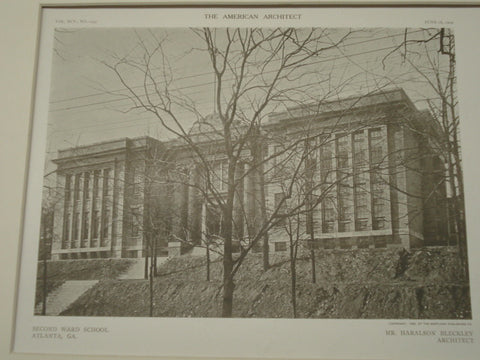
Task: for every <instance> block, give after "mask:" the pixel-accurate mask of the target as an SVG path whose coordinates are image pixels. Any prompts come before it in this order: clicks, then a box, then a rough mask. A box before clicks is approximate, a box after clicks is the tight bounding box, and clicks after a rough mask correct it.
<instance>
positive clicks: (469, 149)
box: [25, 9, 479, 357]
mask: <svg viewBox="0 0 480 360" xmlns="http://www.w3.org/2000/svg"><path fill="white" fill-rule="evenodd" d="M372 10H376V9H368V11H369V14H372ZM397 10H398V11H400V9H397ZM401 10H403V9H401ZM443 10H447V9H443ZM448 10H449V13H448V16H450V17H451V16H452V15H453V10H454V9H448ZM450 10H452V11H450ZM455 10H457V11H458V9H455ZM95 11H96V10H95ZM342 12H343V11H342ZM373 12H375V11H373ZM461 12H462V14H461V17H462V19H463V25H462V28H463V29H459V27H458V25H456V35H457V49H458V52H459V53H461V51H462V50H460V49H461V47H462V46H463V47H464V48H468V49H469V51H475V49H471V46H469V45H470V44H474V43H475V34H478V29H477V26H473V28H471V29H467V28H466V27H467V26H468V25H469V24H470V23H471V24H474V22H473V20H474V19H475V14H474V12H473V11H472V12H469V13H468V14H466V15H465V9H463V11H461ZM428 14H429V17H432V11H431V9H429V11H428ZM455 16H460V15H455ZM468 17H470V18H471V21H468V20H465V19H466V18H468ZM405 18H407V17H403V16H398V12H397V15H395V20H396V21H399V20H403V19H405ZM329 19H333V17H330V18H329ZM408 19H409V21H410V22H411V21H412V20H413V19H412V17H408ZM359 20H360V18H359V17H356V19H355V21H359ZM384 20H385V21H388V22H389V24H390V25H391V26H395V24H393V23H392V22H391V19H388V18H385V17H384ZM389 20H390V21H389ZM364 21H365V20H364ZM142 23H143V24H144V23H145V21H144V19H142ZM369 23H371V22H369ZM123 24H124V23H123ZM322 24H325V23H322ZM406 25H407V24H405V23H403V26H406ZM190 26H191V24H190ZM325 26H329V25H328V24H326V25H325ZM397 26H400V25H397ZM409 26H418V24H417V25H409ZM463 31H464V32H465V34H469V35H470V36H471V38H470V39H467V36H465V38H464V37H463V35H461V34H462V32H463ZM462 42H463V45H461V44H462ZM469 55H470V54H469ZM471 55H472V56H471V58H470V60H471V59H475V58H478V55H479V54H478V51H476V53H475V54H471ZM469 57H470V56H469ZM460 58H461V56H459V61H458V63H459V65H458V77H459V84H460V87H459V96H460V98H461V100H460V101H461V104H460V106H461V107H460V111H461V114H462V115H461V117H462V125H461V135H462V136H461V137H462V145H463V152H464V163H465V183H466V184H467V186H466V193H467V195H468V196H467V226H468V231H469V236H468V238H469V239H470V244H469V245H470V249H469V252H470V258H471V259H472V255H471V254H477V253H478V250H479V249H478V247H475V245H474V244H472V241H471V239H472V238H474V235H472V234H477V231H478V229H476V228H475V219H474V218H472V216H473V214H474V212H475V209H474V207H473V206H472V204H475V203H476V201H475V200H478V192H477V193H476V189H475V188H474V186H471V185H472V184H474V181H470V180H469V179H471V180H473V179H474V178H476V176H477V175H478V174H476V172H477V171H478V170H477V169H476V167H475V158H474V157H472V156H469V155H472V154H474V153H475V152H474V151H475V150H476V149H477V147H476V143H475V140H476V139H475V138H473V136H474V135H475V131H469V130H468V129H470V128H469V126H470V125H465V122H466V121H467V120H466V119H468V121H471V124H472V125H473V129H475V128H476V127H475V126H476V125H475V124H476V122H475V118H474V116H473V115H474V113H475V112H474V111H472V114H471V115H472V118H470V117H469V115H470V113H469V111H467V110H464V109H468V110H470V109H471V108H470V106H473V107H472V109H476V107H475V105H476V103H477V101H476V99H475V97H474V96H472V95H473V94H475V91H476V90H477V89H476V86H477V85H476V84H478V81H472V73H471V72H469V71H467V70H466V69H468V66H470V64H468V62H471V61H468V62H467V61H465V62H464V64H465V65H461V61H460ZM464 66H465V68H464ZM477 77H478V75H477ZM462 79H464V80H465V81H468V85H465V86H464V80H462ZM39 80H40V78H39ZM477 80H478V79H477ZM465 84H466V83H465ZM472 85H473V86H472ZM477 93H478V91H477ZM469 124H470V123H469ZM466 128H467V129H466ZM34 131H35V129H34ZM33 145H34V146H37V144H36V143H34V144H33ZM32 160H37V159H34V158H32ZM41 169H42V170H43V163H42V165H41ZM472 175H473V176H472ZM31 176H35V172H32V171H31V172H30V174H29V177H31ZM469 185H470V186H469ZM470 195H471V196H470ZM37 213H38V212H37ZM32 214H33V213H32ZM33 217H34V216H32V217H29V216H27V217H26V221H25V223H26V224H28V225H29V226H31V227H30V228H33V226H34V225H35V222H34V221H33V224H32V223H30V221H32V218H33ZM472 227H474V228H473V232H472ZM472 245H473V248H472ZM475 265H476V264H475ZM471 275H472V280H471V282H472V285H474V284H475V281H476V283H478V266H475V267H473V266H472V269H471ZM478 299H479V298H478V289H477V288H473V287H472V306H473V314H474V316H475V310H476V309H475V300H478ZM477 303H478V301H477ZM30 309H31V308H30ZM57 319H58V318H57ZM57 319H55V320H56V321H58V320H57ZM71 319H72V318H67V320H69V321H70V320H71ZM78 319H79V321H80V322H82V321H83V320H84V318H82V319H80V318H78ZM98 319H99V318H95V319H94V320H95V322H96V323H98ZM101 319H105V318H101ZM107 320H108V321H107V322H110V320H112V325H111V326H118V324H117V323H116V322H117V319H107ZM120 320H122V321H123V320H124V319H120ZM142 320H147V323H148V322H149V321H148V320H152V319H142ZM153 320H157V321H158V319H153ZM173 320H175V321H174V322H178V321H177V320H180V322H182V321H188V320H189V319H173ZM135 321H136V322H137V321H138V319H135ZM213 321H215V319H213ZM221 321H225V320H224V319H222V320H221ZM245 321H246V322H248V323H249V324H248V326H246V327H245V329H244V330H243V331H239V333H237V334H231V336H239V337H242V336H243V335H244V334H248V333H249V332H251V328H252V327H253V328H255V329H256V330H257V331H259V332H261V329H262V324H261V322H262V320H250V319H248V320H245V319H238V320H227V323H228V326H230V325H235V327H236V328H243V326H242V323H244V324H245ZM259 321H260V322H259ZM266 321H268V322H272V323H275V324H276V325H278V324H279V322H280V323H281V322H283V321H286V322H290V321H291V320H278V321H279V322H277V320H266ZM294 321H295V322H297V321H299V322H305V323H304V324H302V325H301V327H302V328H303V329H305V328H308V330H309V331H307V333H309V334H310V333H313V332H315V333H316V334H317V335H318V337H319V338H322V337H323V336H327V335H328V334H322V332H321V331H318V330H322V329H317V328H316V327H315V326H313V328H312V327H311V326H312V325H311V323H312V322H316V321H320V322H322V323H324V326H323V324H322V327H324V328H325V330H328V331H332V323H331V322H333V324H335V323H336V322H344V321H345V320H328V321H324V320H304V321H303V320H294ZM475 321H478V320H477V318H475ZM60 322H61V321H60ZM190 322H191V321H190ZM202 322H204V320H203V319H202ZM205 322H206V323H207V325H208V326H207V328H210V326H211V324H212V323H211V322H210V319H207V320H206V321H205ZM355 322H359V323H360V324H358V325H357V324H355ZM375 322H377V320H355V321H353V322H352V323H351V324H350V322H349V324H348V329H346V330H349V331H348V332H345V333H343V334H339V337H338V340H339V342H338V343H337V344H335V343H333V342H330V343H329V344H331V345H332V349H333V350H334V353H333V354H334V355H335V354H338V351H339V350H340V349H341V348H344V347H345V339H349V342H348V343H349V344H351V342H350V340H351V339H352V338H357V337H358V334H359V333H362V332H364V330H365V328H368V329H371V330H372V331H375V328H376V327H377V325H374V326H373V327H371V326H370V325H371V324H372V323H375ZM381 322H383V321H381ZM142 325H143V323H142ZM162 326H170V324H167V323H165V324H162ZM267 328H268V327H267ZM475 329H476V331H477V336H478V327H475ZM198 330H199V331H205V329H204V328H203V327H202V326H199V327H198ZM270 330H271V331H270V332H269V333H270V334H271V336H272V338H274V337H275V338H277V339H278V338H279V336H280V337H283V336H288V334H284V333H282V331H280V330H278V329H270ZM273 330H275V331H273ZM350 330H352V331H353V330H355V332H350ZM265 331H267V329H265ZM118 335H119V336H120V335H122V332H119V333H118ZM123 336H126V337H128V334H123ZM123 336H122V337H123ZM477 339H478V337H477ZM153 340H154V339H153ZM199 340H201V341H200V343H202V342H203V341H204V339H203V338H201V339H199ZM262 340H264V339H262ZM311 340H312V341H315V340H318V339H316V338H312V339H311ZM372 340H373V341H372V342H370V341H365V342H364V343H363V345H362V346H361V348H363V350H365V351H367V350H369V349H371V348H372V347H375V345H376V344H377V345H378V343H377V342H378V340H379V339H372ZM215 341H218V338H215ZM302 343H304V344H305V345H307V341H306V339H303V341H302ZM177 344H178V343H177ZM246 344H248V342H247V343H246ZM477 344H478V342H477ZM101 345H104V344H101ZM178 345H179V346H181V345H182V344H181V343H180V344H178ZM250 345H251V344H250ZM274 345H275V344H270V346H274ZM408 345H409V344H407V343H405V342H404V343H403V346H408ZM259 346H260V345H259ZM390 346H392V348H391V350H392V351H393V350H394V348H395V347H394V346H393V345H390ZM49 347H51V346H49ZM243 347H245V343H243V341H242V348H243ZM307 347H308V345H307ZM336 348H337V349H336ZM361 348H358V350H361ZM217 350H218V349H217ZM239 350H245V349H239ZM248 350H249V352H248V354H249V355H248V356H255V357H256V356H262V355H265V354H261V353H259V352H258V351H257V349H255V347H253V348H252V347H248ZM285 350H286V351H281V352H278V353H277V354H276V355H275V356H281V357H292V356H294V357H305V356H302V354H301V353H300V352H299V351H297V350H296V349H285ZM327 350H328V349H327ZM395 350H396V351H398V350H400V349H395ZM462 350H464V349H460V351H462ZM68 352H71V351H67V353H68ZM362 353H364V354H368V353H366V352H362ZM448 353H449V352H448ZM124 354H125V353H124ZM216 354H217V353H212V354H211V356H216ZM218 354H219V355H220V356H227V355H226V354H225V353H221V352H220V353H218ZM315 354H316V355H315ZM315 354H313V355H315V357H318V355H321V356H322V357H325V356H326V357H329V356H330V357H331V355H332V353H329V352H328V351H327V352H325V353H322V354H318V353H315ZM442 354H444V355H445V356H447V357H448V355H447V353H445V352H444V351H442ZM456 354H458V350H455V351H454V352H452V353H451V355H452V356H454V355H456ZM162 355H169V354H167V353H164V354H162ZM172 355H173V353H172ZM186 355H189V356H192V355H200V354H199V353H198V352H195V353H193V354H186ZM205 355H207V354H205ZM405 355H406V354H405V353H403V354H402V357H403V356H405ZM230 356H239V355H238V354H237V352H235V354H230ZM355 357H356V356H355ZM381 357H384V356H381Z"/></svg>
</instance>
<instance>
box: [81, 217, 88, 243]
mask: <svg viewBox="0 0 480 360" xmlns="http://www.w3.org/2000/svg"><path fill="white" fill-rule="evenodd" d="M89 216H90V213H89V212H88V211H85V212H84V213H83V235H82V239H84V240H85V239H88V230H89V229H88V225H89V221H88V218H89Z"/></svg>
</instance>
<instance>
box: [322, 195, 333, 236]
mask: <svg viewBox="0 0 480 360" xmlns="http://www.w3.org/2000/svg"><path fill="white" fill-rule="evenodd" d="M335 207H336V201H335V198H333V197H329V198H327V199H325V201H324V202H323V207H322V232H323V233H332V232H334V230H335V220H336V217H335Z"/></svg>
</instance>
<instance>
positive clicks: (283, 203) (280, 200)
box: [274, 192, 287, 226]
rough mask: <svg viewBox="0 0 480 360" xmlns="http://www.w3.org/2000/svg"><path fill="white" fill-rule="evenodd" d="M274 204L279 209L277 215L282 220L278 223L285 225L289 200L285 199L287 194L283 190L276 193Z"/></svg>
mask: <svg viewBox="0 0 480 360" xmlns="http://www.w3.org/2000/svg"><path fill="white" fill-rule="evenodd" d="M274 206H275V209H274V210H277V209H278V211H277V216H278V217H279V218H280V221H279V222H278V223H277V225H278V226H281V225H285V215H286V211H287V200H286V199H285V194H284V193H283V192H281V193H276V194H275V195H274Z"/></svg>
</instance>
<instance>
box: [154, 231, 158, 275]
mask: <svg viewBox="0 0 480 360" xmlns="http://www.w3.org/2000/svg"><path fill="white" fill-rule="evenodd" d="M157 246H158V240H157V237H156V236H155V242H154V245H153V276H154V277H156V276H157Z"/></svg>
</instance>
